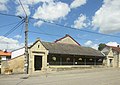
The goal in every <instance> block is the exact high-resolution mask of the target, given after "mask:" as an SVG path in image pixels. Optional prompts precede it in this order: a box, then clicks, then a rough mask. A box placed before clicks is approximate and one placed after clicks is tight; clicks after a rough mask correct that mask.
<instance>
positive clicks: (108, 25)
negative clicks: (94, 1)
mask: <svg viewBox="0 0 120 85" xmlns="http://www.w3.org/2000/svg"><path fill="white" fill-rule="evenodd" d="M119 17H120V0H104V4H103V5H102V7H101V8H100V9H99V10H97V11H96V13H95V16H94V17H93V21H92V24H93V26H94V28H95V29H97V28H99V32H101V33H114V32H120V19H119Z"/></svg>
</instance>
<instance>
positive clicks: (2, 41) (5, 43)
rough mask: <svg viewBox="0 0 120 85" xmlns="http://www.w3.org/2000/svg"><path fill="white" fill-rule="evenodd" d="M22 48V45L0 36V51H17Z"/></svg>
mask: <svg viewBox="0 0 120 85" xmlns="http://www.w3.org/2000/svg"><path fill="white" fill-rule="evenodd" d="M23 46H24V44H23V43H19V42H18V41H17V40H15V39H12V38H7V37H4V36H0V49H1V50H4V49H9V50H14V49H17V48H20V47H23Z"/></svg>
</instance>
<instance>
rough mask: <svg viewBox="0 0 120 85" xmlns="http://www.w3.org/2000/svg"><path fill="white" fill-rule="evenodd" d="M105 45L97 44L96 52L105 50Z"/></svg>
mask: <svg viewBox="0 0 120 85" xmlns="http://www.w3.org/2000/svg"><path fill="white" fill-rule="evenodd" d="M105 46H106V44H105V43H100V44H99V47H98V50H99V51H101V50H103V48H105Z"/></svg>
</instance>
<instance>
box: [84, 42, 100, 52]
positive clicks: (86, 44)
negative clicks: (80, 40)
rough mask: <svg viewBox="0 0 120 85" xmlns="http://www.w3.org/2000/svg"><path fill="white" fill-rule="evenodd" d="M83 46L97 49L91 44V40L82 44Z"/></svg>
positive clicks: (96, 46) (96, 45)
mask: <svg viewBox="0 0 120 85" xmlns="http://www.w3.org/2000/svg"><path fill="white" fill-rule="evenodd" d="M84 45H85V46H88V47H92V48H94V49H96V50H97V49H98V44H95V43H93V42H92V41H91V40H88V41H87V42H85V43H84Z"/></svg>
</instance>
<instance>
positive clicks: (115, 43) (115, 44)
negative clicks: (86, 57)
mask: <svg viewBox="0 0 120 85" xmlns="http://www.w3.org/2000/svg"><path fill="white" fill-rule="evenodd" d="M106 45H108V46H116V47H117V45H119V44H118V43H117V42H108V43H106Z"/></svg>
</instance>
